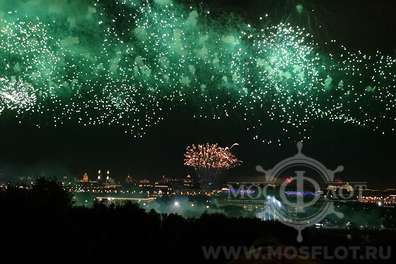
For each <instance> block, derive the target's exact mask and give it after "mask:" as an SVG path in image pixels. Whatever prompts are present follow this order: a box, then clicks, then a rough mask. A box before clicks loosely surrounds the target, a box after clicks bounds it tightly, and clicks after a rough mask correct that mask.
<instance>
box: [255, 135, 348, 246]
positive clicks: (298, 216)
mask: <svg viewBox="0 0 396 264" xmlns="http://www.w3.org/2000/svg"><path fill="white" fill-rule="evenodd" d="M302 147H303V144H302V142H298V143H297V150H298V151H297V154H296V155H294V156H292V157H290V158H287V159H284V160H282V161H280V162H279V163H278V164H276V165H275V166H274V167H273V168H272V169H270V170H264V169H263V168H262V167H261V166H259V165H258V166H256V170H257V171H258V172H261V173H264V175H265V179H266V182H267V183H269V184H271V185H273V186H276V188H275V189H274V196H273V197H272V199H279V200H280V202H281V203H282V206H279V205H278V206H273V208H271V211H272V212H273V214H274V217H275V218H276V219H277V220H279V221H281V222H282V223H284V224H285V225H288V226H291V227H293V228H295V229H296V230H297V231H298V235H297V241H299V242H301V241H302V239H303V237H302V230H304V229H305V228H307V227H310V226H313V225H315V224H319V223H320V222H322V221H323V220H324V219H325V218H326V216H328V215H330V214H335V215H336V216H337V217H339V218H342V217H343V214H342V213H340V212H337V211H336V210H335V206H334V202H333V201H329V200H327V199H324V198H323V192H322V191H321V190H324V189H326V188H327V186H328V185H329V183H331V182H334V175H335V174H336V173H338V172H341V171H343V166H338V167H337V169H335V170H329V169H327V168H326V167H325V166H324V165H323V164H322V163H321V162H319V161H317V160H315V159H313V158H310V157H307V156H305V155H304V154H303V153H302ZM267 205H268V206H271V203H267Z"/></svg>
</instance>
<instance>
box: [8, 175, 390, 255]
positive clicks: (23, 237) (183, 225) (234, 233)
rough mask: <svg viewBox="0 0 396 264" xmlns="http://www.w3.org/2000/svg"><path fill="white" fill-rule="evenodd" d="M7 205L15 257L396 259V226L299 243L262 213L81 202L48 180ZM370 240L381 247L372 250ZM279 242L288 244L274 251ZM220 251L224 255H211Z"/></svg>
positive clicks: (13, 193)
mask: <svg viewBox="0 0 396 264" xmlns="http://www.w3.org/2000/svg"><path fill="white" fill-rule="evenodd" d="M0 212H1V218H0V219H1V220H0V223H1V235H0V240H1V244H2V245H1V247H0V255H1V257H2V259H7V257H11V259H12V260H14V261H17V260H29V261H33V260H44V259H48V260H51V261H54V262H59V261H62V260H67V261H73V262H74V263H75V262H81V261H90V262H92V261H95V260H98V261H108V262H109V263H116V262H118V261H123V262H128V263H145V262H147V263H151V262H152V261H154V260H159V261H161V263H162V262H163V263H165V261H167V263H168V262H170V263H175V262H177V263H204V262H218V263H331V262H335V261H337V262H340V263H346V262H354V263H360V262H362V261H363V260H364V261H366V263H367V262H379V261H382V262H388V263H391V262H393V259H394V257H393V255H394V254H396V251H395V250H394V247H393V244H396V243H395V241H396V232H394V231H389V230H382V231H367V230H358V229H356V230H328V229H327V230H323V229H310V230H305V231H304V233H303V234H304V242H303V243H297V242H296V231H295V230H294V229H292V228H289V227H286V226H284V225H282V224H280V223H270V222H262V221H260V220H259V219H246V218H245V219H243V218H227V217H225V216H223V215H203V216H202V217H200V218H199V219H184V218H183V217H181V216H177V215H159V214H157V213H156V212H154V211H151V212H149V213H147V212H145V211H144V210H142V209H140V208H139V207H137V206H136V205H134V204H128V205H125V206H122V207H111V206H110V207H107V206H104V205H101V204H97V205H95V206H94V207H93V208H76V207H72V203H71V197H70V195H69V194H68V193H66V192H64V191H63V190H62V188H61V187H59V186H58V185H57V184H55V183H52V182H47V181H41V182H40V183H39V184H37V185H36V186H35V187H34V188H33V190H23V189H22V190H21V189H14V188H9V189H7V190H3V191H1V192H0ZM339 247H344V248H351V247H352V248H357V249H356V250H358V251H357V253H356V255H354V254H352V253H349V254H347V256H345V257H344V252H343V251H340V252H338V254H336V255H335V256H334V250H335V249H337V248H339ZM367 247H370V248H371V249H370V250H374V251H377V253H375V254H373V253H370V254H367V252H365V250H367ZM388 247H390V248H388ZM301 248H304V249H305V250H306V251H307V250H308V251H310V250H312V249H318V250H322V251H321V252H322V254H321V255H319V256H318V255H317V257H316V258H315V259H313V258H312V256H311V255H309V257H308V256H307V255H304V252H305V251H299V249H301ZM323 248H324V250H323ZM272 249H274V250H281V251H278V252H277V253H275V254H272V253H274V252H272V253H271V252H268V251H271V250H272ZM380 249H384V250H385V251H386V250H388V249H389V250H390V255H389V254H388V253H389V252H388V251H386V252H382V253H383V254H382V256H381V255H379V253H380V252H378V251H379V250H380ZM216 250H217V251H216ZM229 250H231V251H232V252H230V251H229ZM297 250H298V251H297ZM323 251H325V252H328V255H323ZM393 251H395V252H393ZM216 252H217V253H218V254H217V256H214V255H213V254H212V255H210V253H214V254H215V255H216ZM219 252H220V253H219ZM254 253H256V254H254ZM270 253H271V254H272V255H271V254H270ZM208 254H209V255H210V256H209V255H208ZM389 257H390V258H389ZM14 261H13V262H14Z"/></svg>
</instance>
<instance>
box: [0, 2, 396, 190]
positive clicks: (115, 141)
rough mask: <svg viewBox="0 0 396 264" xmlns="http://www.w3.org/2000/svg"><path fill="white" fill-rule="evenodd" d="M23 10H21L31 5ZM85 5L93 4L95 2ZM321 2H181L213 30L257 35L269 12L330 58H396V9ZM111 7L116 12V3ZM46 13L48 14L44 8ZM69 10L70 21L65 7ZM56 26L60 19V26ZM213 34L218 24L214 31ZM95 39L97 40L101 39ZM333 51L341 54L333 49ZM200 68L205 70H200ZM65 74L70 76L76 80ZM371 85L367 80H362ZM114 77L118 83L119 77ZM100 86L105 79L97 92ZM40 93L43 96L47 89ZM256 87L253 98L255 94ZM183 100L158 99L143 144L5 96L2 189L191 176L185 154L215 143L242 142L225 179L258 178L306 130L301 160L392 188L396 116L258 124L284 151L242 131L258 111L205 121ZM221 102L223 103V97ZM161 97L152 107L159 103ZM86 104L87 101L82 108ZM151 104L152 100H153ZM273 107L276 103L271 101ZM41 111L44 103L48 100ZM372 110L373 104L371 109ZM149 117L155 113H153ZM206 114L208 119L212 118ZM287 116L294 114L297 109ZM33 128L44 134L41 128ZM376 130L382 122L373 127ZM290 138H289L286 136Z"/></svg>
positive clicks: (271, 21)
mask: <svg viewBox="0 0 396 264" xmlns="http://www.w3.org/2000/svg"><path fill="white" fill-rule="evenodd" d="M12 2H14V1H11V0H10V1H8V0H7V1H6V3H5V4H0V11H1V12H0V14H7V12H9V10H12V9H13V5H12V4H11V3H12ZM17 2H19V3H23V2H26V1H17ZM27 2H29V1H27ZM37 2H39V4H38V6H40V5H43V6H45V5H47V4H48V1H37ZM66 2H68V1H59V5H67V4H65V3H66ZM69 2H73V1H69ZM82 2H83V1H82ZM86 2H87V3H88V2H89V3H93V2H95V1H86ZM98 2H101V1H98ZM107 2H108V3H107V4H106V5H107V6H106V5H104V4H103V5H102V6H101V5H100V4H99V6H100V7H101V8H102V10H105V11H106V10H107V12H108V13H106V12H104V15H106V16H108V17H114V14H115V13H116V12H118V11H117V10H116V9H114V8H110V7H111V5H112V4H111V2H112V1H107ZM213 2H215V3H213ZM317 2H319V1H292V0H283V1H279V0H272V1H265V0H251V1H242V0H222V1H194V3H193V2H192V1H177V3H181V5H182V6H189V5H190V4H191V5H193V6H194V8H196V9H197V10H211V12H212V13H211V18H210V21H213V20H214V21H217V22H216V23H218V24H220V26H221V25H222V23H226V22H224V21H226V20H229V19H233V20H241V21H244V23H251V25H252V26H253V27H256V26H257V27H259V25H260V22H259V20H258V17H260V16H263V17H265V14H268V19H267V20H268V21H267V22H266V23H267V25H278V24H279V23H281V22H282V23H286V22H288V23H291V24H292V25H296V26H300V27H302V28H305V30H307V31H308V32H309V33H311V34H312V36H313V38H314V39H315V41H316V43H318V46H317V47H316V49H318V50H320V52H324V53H326V54H328V53H330V52H331V51H329V47H328V46H326V45H325V44H324V43H325V42H330V41H331V40H332V39H336V40H337V42H338V43H342V44H343V45H345V46H347V47H348V49H349V50H353V51H358V50H361V51H362V52H363V53H364V54H367V56H369V55H373V56H374V54H375V53H376V51H377V50H379V51H381V53H382V54H385V55H387V56H391V57H393V58H395V57H396V44H395V43H396V42H395V41H396V35H395V34H394V30H395V28H396V20H395V19H394V14H395V11H396V6H395V5H393V4H392V3H391V1H386V0H381V1H361V0H353V1H351V0H350V1H341V0H337V1H334V0H326V1H320V2H321V4H318V3H317ZM186 3H187V4H186ZM299 4H301V5H302V6H303V8H304V12H302V13H298V12H296V6H297V5H299ZM48 5H49V4H48ZM52 5H56V4H52ZM113 5H114V6H118V7H119V5H118V4H116V3H115V1H114V3H113ZM52 7H53V6H51V8H52ZM15 8H16V9H18V8H19V9H20V10H23V8H22V5H15ZM309 9H314V10H315V11H314V12H313V13H312V12H306V10H309ZM51 10H52V9H51ZM43 12H44V13H45V9H44V11H43ZM65 12H70V13H72V12H71V11H70V10H67V9H66V10H65ZM199 12H201V11H199ZM20 13H22V11H21V12H20ZM77 15H78V14H77ZM77 15H76V16H77ZM41 16H43V17H46V19H48V17H47V16H46V15H44V14H41ZM48 16H49V17H51V18H54V17H57V16H59V17H61V16H62V14H61V13H57V12H54V13H49V15H48ZM0 18H1V15H0ZM28 19H29V18H28ZM55 20H56V19H55ZM60 20H62V19H61V18H60ZM10 23H12V22H10ZM59 23H60V22H59ZM0 25H1V23H0ZM231 25H232V23H231ZM77 27H78V23H77ZM123 27H126V25H125V23H121V22H120V23H119V24H118V25H116V26H115V28H116V29H117V30H118V31H119V32H124V30H125V28H123ZM217 27H219V26H218V25H217ZM0 28H1V27H0ZM224 28H226V27H224ZM59 30H62V28H61V27H60V29H59ZM84 30H88V32H89V30H90V29H89V26H88V29H84ZM224 30H225V29H224ZM227 30H228V29H227ZM93 31H94V30H93ZM219 31H221V30H219ZM87 38H88V37H87ZM92 38H96V36H93V37H92ZM0 41H2V40H0ZM0 46H1V45H0ZM92 49H93V48H92ZM109 49H110V48H109ZM1 52H2V53H1V56H2V57H3V58H6V59H7V58H9V57H7V56H6V55H5V54H6V53H7V51H1ZM334 53H335V54H336V53H337V51H335V52H334ZM6 59H5V60H6ZM5 60H3V62H4V61H5ZM126 64H127V63H126ZM4 65H5V64H4V63H2V64H1V65H0V66H1V67H4ZM124 67H125V66H124ZM392 67H393V68H391V69H390V71H391V72H393V74H395V69H396V67H395V65H393V66H392ZM197 68H198V69H199V67H197ZM241 68H243V67H241ZM75 70H76V69H75ZM176 70H177V69H176ZM76 71H79V70H78V69H77V70H76ZM29 74H30V73H29ZM63 74H64V75H69V76H70V73H68V74H66V73H63ZM10 76H14V73H10V72H8V71H7V70H4V69H3V70H1V69H0V77H5V78H7V77H10ZM20 76H21V77H20V78H21V79H23V76H24V75H23V74H21V75H20ZM366 77H367V76H364V77H363V79H365V78H366ZM18 78H19V77H18ZM43 78H44V77H43ZM49 78H52V77H49ZM56 78H59V77H56ZM62 78H67V77H62ZM112 78H114V79H117V77H112ZM324 78H325V77H324ZM26 80H27V79H26ZM29 80H30V79H29ZM112 81H113V79H112ZM197 82H198V81H197ZM32 83H33V85H37V86H39V85H40V82H38V81H37V82H35V80H33V81H32ZM103 83H104V81H103V80H102V81H101V85H103ZM142 83H143V86H144V85H146V83H145V82H143V81H142ZM394 84H395V82H393V86H392V85H389V87H388V88H387V89H388V90H387V91H390V93H392V92H393V95H396V89H395V87H394ZM194 85H195V84H193V86H194ZM196 85H197V84H196ZM302 85H305V84H302ZM115 86H117V84H115ZM286 86H287V85H286ZM93 87H95V89H97V85H93ZM190 88H191V87H190ZM392 88H393V90H392ZM2 89H5V88H4V87H3V88H2V87H0V91H3V90H2ZM35 89H36V88H35ZM40 89H44V88H43V86H41V87H40ZM250 89H252V90H253V89H256V87H254V88H250ZM37 90H39V88H37ZM100 93H102V92H100ZM182 93H183V96H185V98H187V103H184V104H178V103H177V100H176V99H173V98H172V100H168V101H165V102H162V101H161V103H163V104H164V105H165V106H166V107H169V109H170V110H167V111H165V112H164V113H163V115H161V117H163V119H164V120H161V121H160V122H158V124H156V125H153V126H151V127H148V128H146V129H145V133H144V135H142V136H141V137H140V136H139V137H138V138H134V137H133V134H134V131H129V130H128V127H127V126H126V125H125V122H124V121H123V122H124V123H119V124H112V125H107V124H105V123H103V124H101V123H98V124H95V125H91V124H90V125H88V126H84V125H82V124H79V123H78V122H73V120H74V118H76V117H75V116H73V117H72V118H71V121H67V122H65V123H64V124H63V125H57V127H54V126H53V123H51V122H49V121H48V120H53V118H52V117H49V116H48V115H49V114H48V113H49V112H45V111H44V114H40V115H39V114H37V112H39V111H38V110H34V111H36V112H35V113H34V114H30V112H34V111H33V110H31V109H30V108H29V109H28V110H26V108H24V109H22V108H21V109H20V108H18V109H14V108H11V107H9V106H8V105H7V101H5V99H4V98H3V99H1V98H0V99H1V100H0V102H1V103H2V104H5V105H6V107H5V108H6V110H4V111H3V112H1V114H0V133H1V142H0V181H2V180H6V179H15V178H16V177H18V176H26V175H32V174H34V175H46V176H54V175H62V176H63V175H69V176H75V177H77V176H78V177H79V176H80V175H82V174H83V173H84V172H85V171H87V172H88V173H89V174H90V175H95V173H96V171H97V170H98V169H102V170H107V169H109V170H111V171H112V175H113V176H114V177H115V178H118V179H123V178H124V177H126V175H127V174H128V173H129V174H131V175H133V176H136V177H138V178H152V179H154V178H158V177H159V176H161V175H167V176H174V177H183V176H184V175H186V174H187V173H192V172H191V170H190V169H189V168H187V167H185V166H183V153H184V151H185V148H186V146H187V145H190V144H199V143H206V142H210V143H219V144H220V145H222V146H230V145H232V144H233V143H235V142H237V143H239V146H238V147H236V148H235V149H233V152H234V153H235V154H236V155H237V156H238V157H239V158H240V159H241V160H242V161H243V162H244V163H243V164H242V166H240V167H238V168H235V169H232V170H231V171H229V172H227V173H226V175H227V177H230V178H241V177H242V178H243V177H252V176H256V174H255V165H257V164H261V165H262V166H263V167H264V168H271V167H272V166H273V165H275V163H276V162H278V161H279V160H280V159H282V158H286V157H289V156H291V155H293V154H294V153H295V152H296V147H295V144H296V141H297V139H298V138H299V137H300V135H299V134H298V132H299V131H300V129H302V128H309V132H307V133H308V137H309V138H308V139H307V138H305V140H304V149H303V151H304V153H305V154H307V155H308V156H311V157H314V158H316V159H318V160H320V161H322V162H323V163H324V164H325V165H327V167H328V168H331V169H333V168H335V167H336V166H337V165H344V167H345V171H344V172H343V173H341V175H340V177H341V178H342V179H345V180H347V181H348V180H349V181H367V182H368V184H369V186H379V187H389V186H394V183H395V182H394V179H395V172H394V165H395V163H396V156H395V154H394V152H395V149H396V140H395V135H394V133H387V132H386V133H385V135H383V134H382V131H388V130H391V129H392V128H393V127H394V126H395V125H394V123H395V122H393V123H392V122H391V120H392V119H393V120H394V118H395V117H396V115H395V113H396V111H395V109H394V108H392V109H391V110H390V111H388V112H386V115H388V116H387V117H386V118H384V119H381V121H380V122H379V123H380V128H379V129H378V130H377V131H375V129H372V127H368V126H364V125H356V124H350V123H345V122H330V121H329V119H327V118H311V117H310V119H309V122H308V123H307V124H305V125H304V126H302V127H299V128H296V129H290V131H289V132H288V133H287V134H285V133H283V132H280V130H281V129H280V128H281V125H279V124H278V123H276V122H272V121H268V120H265V119H263V120H261V121H260V129H259V131H258V132H257V134H258V135H259V136H260V139H266V138H268V139H281V140H282V144H281V145H278V144H277V143H270V144H268V143H264V142H262V141H261V140H255V139H254V135H253V134H252V133H251V132H246V131H247V130H246V128H247V127H250V128H252V127H254V126H255V123H254V116H259V117H260V119H262V118H261V115H264V116H265V114H261V113H259V114H257V113H258V112H259V110H257V109H255V110H254V111H255V113H256V114H255V115H252V116H249V123H248V124H247V123H246V122H245V120H244V119H243V118H244V116H243V115H242V114H241V115H238V109H236V110H235V111H234V112H231V113H230V117H228V118H219V119H217V118H216V120H212V119H205V118H203V119H200V118H192V115H194V114H197V113H200V112H199V111H197V105H199V104H200V103H199V101H198V103H197V101H196V99H195V93H192V92H191V93H190V90H188V91H187V92H186V91H185V90H183V91H182ZM38 94H40V93H38ZM219 94H220V96H221V93H219ZM62 96H64V95H62ZM89 96H90V93H87V94H84V98H87V97H89ZM136 96H137V97H142V96H145V94H143V93H137V94H136ZM156 96H157V97H158V98H162V97H161V96H165V97H166V96H168V95H163V94H161V93H156ZM49 97H50V96H49ZM51 98H52V97H51ZM63 98H64V97H63ZM128 98H129V97H128ZM158 98H156V101H154V102H157V100H158V101H160V99H158ZM40 100H41V99H40ZM45 100H48V99H45ZM51 100H52V99H51ZM84 100H85V99H82V105H83V104H84ZM131 100H132V99H131ZM43 101H44V99H43ZM192 102H194V103H192ZM219 102H220V101H216V102H214V101H209V102H205V103H207V104H208V105H211V104H212V103H216V104H219ZM385 102H386V103H392V101H391V100H389V101H386V100H385ZM146 103H147V104H150V103H153V102H151V101H147V102H146ZM271 103H273V102H272V101H271ZM45 104H48V101H46V102H45ZM52 104H53V102H52ZM346 104H347V102H344V106H343V109H348V107H349V106H347V105H346ZM48 105H50V106H48V107H49V108H50V107H51V103H50V104H48ZM241 105H242V106H243V107H245V106H247V105H248V104H247V103H241ZM326 106H327V105H326ZM7 107H8V108H7ZM40 107H41V108H37V109H43V106H42V105H41V106H40ZM46 107H47V106H46ZM227 107H229V106H227ZM353 107H355V106H351V108H353ZM368 107H369V106H368ZM370 107H372V106H371V105H370ZM392 107H395V106H394V105H393V106H392ZM209 108H210V107H209ZM46 109H47V108H46ZM244 109H245V108H244ZM56 111H60V112H61V111H62V108H59V109H56ZM106 111H113V110H108V109H102V110H100V111H99V113H95V114H94V116H95V117H96V116H100V115H101V114H103V113H105V112H106ZM146 111H148V112H150V111H151V110H150V109H149V110H146ZM204 111H205V112H207V110H204ZM216 111H217V109H216ZM289 111H292V108H291V107H290V108H289ZM359 111H361V112H359ZM365 111H367V112H369V116H374V117H379V116H381V117H382V115H384V113H383V112H382V111H377V110H376V109H374V110H372V109H364V108H363V109H357V110H356V109H354V110H353V112H352V113H353V114H354V116H355V117H356V118H357V119H362V116H363V114H362V113H363V112H365ZM296 112H298V110H296ZM276 113H277V112H276ZM62 117H64V116H62ZM47 119H48V120H47ZM142 119H144V117H142V116H140V115H139V118H138V119H136V118H135V117H132V118H130V119H128V122H126V123H129V124H131V123H133V122H136V120H138V121H139V122H141V120H142ZM389 120H390V121H389ZM364 122H366V123H367V124H368V123H369V122H367V121H362V123H364ZM366 123H365V124H366ZM37 124H39V126H40V128H38V127H37ZM375 124H376V121H375V122H374V127H375V126H376V125H375ZM126 130H128V133H125V132H124V131H126ZM255 133H256V132H255ZM286 136H290V138H287V137H286ZM305 136H306V135H305Z"/></svg>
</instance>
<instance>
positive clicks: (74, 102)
mask: <svg viewBox="0 0 396 264" xmlns="http://www.w3.org/2000/svg"><path fill="white" fill-rule="evenodd" d="M105 2H106V1H99V0H98V1H97V2H96V3H94V5H92V6H86V8H85V9H81V10H85V11H84V12H86V14H84V16H81V17H84V19H82V20H81V18H79V19H80V20H81V21H80V20H78V19H75V18H74V17H73V16H72V15H71V16H70V17H67V16H65V17H63V16H60V15H59V14H57V13H56V12H55V13H51V15H48V16H43V15H40V14H39V13H35V12H34V11H32V12H31V13H29V12H28V13H26V12H25V13H24V12H9V13H7V14H4V15H2V16H0V40H1V41H0V54H1V59H0V113H1V112H4V111H10V112H12V113H15V115H16V116H17V117H18V118H21V119H24V118H26V117H29V119H30V120H32V121H33V122H36V124H37V126H42V125H43V123H45V124H46V125H47V124H51V125H54V126H59V125H64V124H65V123H66V122H70V123H72V124H77V125H81V126H84V127H86V126H98V125H108V126H116V127H120V128H121V129H123V130H124V131H125V132H126V133H130V134H131V135H132V136H133V137H137V138H139V137H142V136H144V135H145V134H146V133H147V131H148V129H149V128H150V127H152V126H155V125H156V124H158V123H159V122H161V121H163V120H164V119H165V118H166V117H167V116H168V115H169V114H171V113H172V111H173V110H175V108H186V107H188V109H189V111H191V116H192V118H200V119H209V120H219V119H235V118H238V120H240V123H243V124H244V127H245V129H246V131H247V133H248V134H249V136H251V137H252V139H253V140H260V141H262V142H266V143H276V144H282V142H283V141H284V140H290V139H292V137H293V136H294V135H297V137H298V139H299V140H300V139H308V138H309V137H310V130H311V129H312V125H313V124H314V123H315V122H316V121H318V120H325V121H328V122H334V123H335V122H337V123H341V124H343V123H344V124H351V125H354V126H360V127H364V128H367V129H370V130H373V131H377V132H379V133H381V134H386V133H392V132H394V130H395V121H396V120H395V119H396V116H395V106H396V98H395V96H396V92H395V91H396V71H395V68H396V60H395V58H393V57H391V56H387V55H384V54H381V53H380V52H377V53H376V54H374V55H366V54H364V53H362V52H351V51H349V50H348V49H347V48H346V47H344V46H342V45H338V44H337V43H336V41H331V42H330V43H328V44H327V45H328V50H332V51H334V54H333V53H326V52H323V51H320V49H319V48H318V44H317V43H316V42H315V41H314V40H313V37H312V36H311V35H310V34H308V33H307V32H306V31H305V30H304V29H301V28H299V27H296V26H293V25H290V24H286V23H280V24H278V25H272V26H263V28H255V27H253V26H251V25H249V24H245V23H243V22H240V21H231V22H230V23H231V24H226V25H225V24H223V25H219V23H216V21H214V20H213V19H212V17H211V15H210V12H198V11H197V10H195V9H194V8H193V7H190V8H186V7H184V6H182V5H179V4H175V3H173V1H172V0H154V1H140V0H130V1H116V2H115V3H114V4H115V7H113V6H112V10H109V7H108V6H107V5H106V3H105ZM87 5H88V4H87ZM15 11H16V10H15ZM65 12H66V11H65ZM81 12H83V11H81ZM266 17H267V15H266ZM87 28H89V29H88V32H87V31H85V30H86V29H87ZM87 33H88V34H87ZM42 117H45V118H42ZM268 127H271V128H276V129H278V131H277V132H278V133H276V134H277V135H278V136H277V137H278V138H269V137H268V133H266V132H265V131H266V129H267V128H268Z"/></svg>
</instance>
